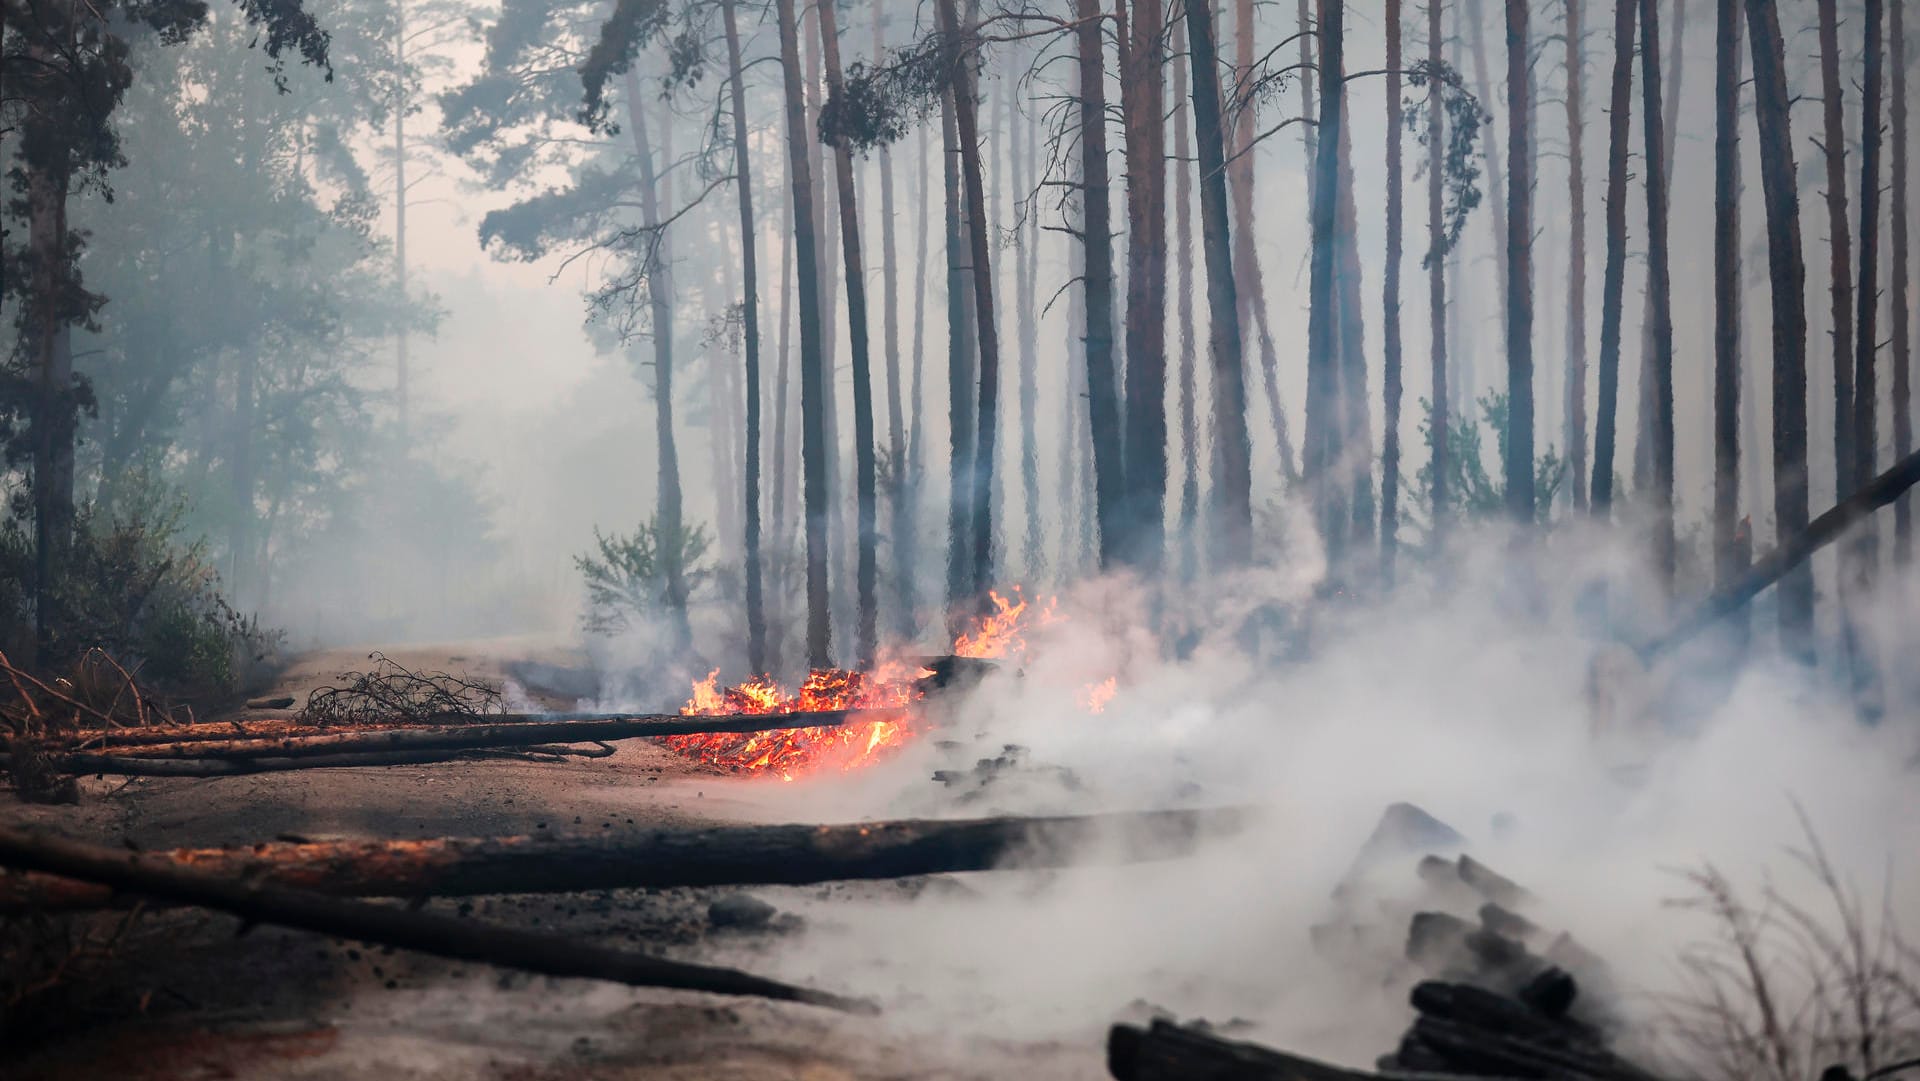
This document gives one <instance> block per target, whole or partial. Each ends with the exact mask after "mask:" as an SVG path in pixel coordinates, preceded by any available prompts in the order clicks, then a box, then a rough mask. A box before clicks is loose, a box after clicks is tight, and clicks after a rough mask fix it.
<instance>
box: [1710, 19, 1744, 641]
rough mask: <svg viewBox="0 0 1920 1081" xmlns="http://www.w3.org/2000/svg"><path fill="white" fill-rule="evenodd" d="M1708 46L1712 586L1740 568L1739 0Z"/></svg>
mask: <svg viewBox="0 0 1920 1081" xmlns="http://www.w3.org/2000/svg"><path fill="white" fill-rule="evenodd" d="M1713 52H1714V100H1713V566H1714V575H1713V577H1714V585H1715V587H1716V588H1720V587H1724V586H1726V585H1727V584H1728V583H1729V582H1731V581H1733V579H1734V578H1735V577H1736V576H1737V575H1739V574H1741V573H1742V572H1744V571H1745V570H1746V569H1747V567H1746V563H1747V561H1746V559H1745V558H1744V553H1742V552H1741V550H1740V544H1739V540H1738V532H1739V517H1740V0H1719V10H1718V12H1717V13H1716V18H1715V22H1714V49H1713ZM1743 637H1744V635H1743Z"/></svg>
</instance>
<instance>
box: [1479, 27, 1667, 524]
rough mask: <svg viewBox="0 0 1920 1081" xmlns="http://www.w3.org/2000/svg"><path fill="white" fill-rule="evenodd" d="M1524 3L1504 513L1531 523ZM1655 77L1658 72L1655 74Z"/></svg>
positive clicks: (1511, 212)
mask: <svg viewBox="0 0 1920 1081" xmlns="http://www.w3.org/2000/svg"><path fill="white" fill-rule="evenodd" d="M1528 40H1529V39H1528V37H1527V0H1507V145H1508V147H1509V148H1510V150H1511V152H1510V153H1509V154H1508V155H1507V160H1508V162H1509V167H1510V169H1511V177H1510V182H1509V183H1508V184H1507V305H1506V306H1507V456H1506V457H1507V460H1506V486H1507V513H1508V514H1510V515H1512V516H1513V519H1514V521H1516V522H1519V523H1521V524H1522V525H1531V524H1532V522H1533V162H1532V155H1530V154H1528V153H1526V146H1527V142H1528V137H1527V130H1528V129H1527V124H1528V119H1527V118H1528V116H1529V114H1530V113H1531V111H1532V102H1531V101H1530V100H1529V99H1530V97H1531V95H1530V93H1529V90H1530V80H1529V79H1528V75H1527V69H1528V63H1527V59H1528V57H1527V47H1528ZM1656 71H1657V68H1656Z"/></svg>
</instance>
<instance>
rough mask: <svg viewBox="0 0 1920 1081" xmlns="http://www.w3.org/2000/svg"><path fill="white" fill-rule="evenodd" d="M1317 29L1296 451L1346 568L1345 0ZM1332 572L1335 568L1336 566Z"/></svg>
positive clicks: (1338, 562) (1331, 549) (1322, 11)
mask: <svg viewBox="0 0 1920 1081" xmlns="http://www.w3.org/2000/svg"><path fill="white" fill-rule="evenodd" d="M1318 2H1319V5H1320V6H1319V19H1318V26H1319V31H1318V33H1319V37H1320V80H1321V83H1322V84H1323V85H1322V91H1323V92H1322V93H1321V95H1320V118H1319V131H1318V133H1317V134H1316V136H1315V140H1316V143H1317V147H1316V153H1315V155H1314V160H1313V190H1312V195H1311V200H1310V201H1311V204H1312V206H1311V225H1312V238H1313V252H1312V261H1311V264H1310V267H1311V269H1310V273H1309V281H1308V297H1309V300H1308V303H1309V305H1310V308H1309V311H1308V316H1307V438H1306V446H1305V447H1304V448H1303V451H1302V454H1301V459H1302V463H1301V464H1302V466H1303V467H1304V472H1305V476H1306V478H1307V482H1308V483H1309V484H1311V485H1312V487H1313V502H1314V517H1315V518H1316V519H1317V521H1318V523H1319V527H1320V537H1321V543H1322V544H1324V545H1325V547H1326V553H1327V563H1328V566H1329V568H1343V567H1344V563H1345V554H1346V553H1345V549H1346V538H1347V534H1348V532H1349V524H1348V519H1347V514H1348V508H1347V503H1346V498H1345V497H1346V494H1347V493H1346V492H1344V491H1342V487H1343V486H1342V485H1341V483H1340V476H1339V471H1340V460H1341V455H1342V452H1343V450H1344V449H1345V448H1344V447H1343V445H1342V444H1343V440H1342V436H1343V435H1344V434H1345V425H1344V423H1343V418H1342V416H1341V408H1340V404H1341V393H1340V383H1341V379H1340V376H1341V371H1340V347H1339V338H1338V334H1339V323H1338V312H1337V311H1336V310H1335V305H1337V304H1338V303H1339V301H1338V294H1337V293H1336V292H1335V289H1336V288H1337V285H1336V283H1335V282H1334V275H1335V274H1336V273H1337V270H1336V268H1337V266H1338V259H1337V256H1336V253H1335V250H1334V249H1335V244H1334V235H1333V234H1334V229H1335V228H1336V226H1337V221H1338V219H1337V213H1338V211H1337V205H1338V202H1339V190H1340V165H1339V153H1340V127H1341V124H1342V123H1343V121H1344V113H1345V109H1344V104H1345V97H1346V87H1345V84H1346V76H1345V73H1344V68H1343V67H1342V59H1343V58H1342V41H1341V38H1342V36H1343V29H1344V26H1343V24H1344V21H1345V13H1344V11H1343V8H1344V3H1343V0H1318ZM1336 573H1338V572H1337V571H1336Z"/></svg>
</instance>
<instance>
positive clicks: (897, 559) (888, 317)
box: [873, 0, 913, 633]
mask: <svg viewBox="0 0 1920 1081" xmlns="http://www.w3.org/2000/svg"><path fill="white" fill-rule="evenodd" d="M884 23H885V11H884V7H883V5H882V4H881V2H880V0H874V4H873V61H874V63H876V64H878V63H880V62H881V60H882V58H883V57H884V56H885V55H886V51H887V39H886V31H885V29H884ZM893 219H894V204H893V148H892V147H891V146H890V145H888V144H886V143H882V144H881V145H880V295H881V313H882V314H881V334H882V348H883V349H884V350H885V356H886V364H887V454H888V457H889V458H890V459H892V466H893V471H892V476H891V477H889V478H888V479H889V481H890V488H891V490H890V492H889V498H888V500H887V505H888V509H889V510H890V511H891V515H890V517H891V520H892V521H891V525H890V527H889V532H890V533H892V540H893V576H892V577H893V586H894V594H895V597H896V603H897V604H898V605H899V608H900V611H899V612H898V613H897V614H896V616H895V618H894V620H893V625H894V626H895V627H896V628H898V629H900V630H901V631H902V632H903V633H911V631H910V628H911V625H912V623H911V617H910V616H909V615H907V614H906V612H907V609H909V608H911V607H912V606H913V558H912V554H913V540H912V537H911V534H912V532H913V515H912V514H911V513H910V511H909V510H908V506H909V504H908V495H907V486H908V483H909V480H908V478H909V476H910V475H911V474H910V471H909V469H908V460H907V434H906V410H905V406H904V404H903V402H902V397H903V390H902V388H901V385H900V383H901V370H900V274H899V264H898V262H897V261H896V255H895V249H894V243H893Z"/></svg>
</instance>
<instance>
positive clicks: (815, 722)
mask: <svg viewBox="0 0 1920 1081" xmlns="http://www.w3.org/2000/svg"><path fill="white" fill-rule="evenodd" d="M898 713H899V711H898V710H854V709H840V710H820V711H811V712H797V713H765V714H759V713H733V714H721V715H717V716H705V717H701V716H685V715H682V714H678V713H629V714H587V715H581V716H573V715H568V714H555V715H550V716H552V717H554V718H556V719H534V718H530V717H520V718H509V719H505V720H501V721H498V722H489V723H487V724H456V725H426V726H421V727H416V728H391V729H379V730H374V731H366V730H355V731H347V732H340V733H336V734H332V735H323V736H305V737H300V738H288V739H236V740H226V741H219V740H214V741H206V742H193V741H188V742H184V743H159V744H152V745H148V746H143V747H140V748H138V749H137V753H136V754H131V755H125V756H121V759H120V760H126V759H132V758H139V759H142V760H145V759H162V758H191V759H198V760H201V761H215V760H220V761H224V760H228V759H281V758H306V757H314V756H334V755H351V754H367V753H387V752H407V751H457V750H474V749H477V748H483V747H526V746H532V745H535V744H547V743H587V742H608V741H612V740H623V739H638V738H645V737H655V736H691V735H706V734H710V733H717V732H773V731H780V730H783V729H791V728H838V727H840V726H842V725H844V724H848V723H858V722H859V721H861V720H863V719H865V720H874V719H879V718H882V717H887V716H896V715H897V714H898ZM52 757H53V758H54V760H55V761H56V762H64V763H67V764H69V765H70V766H71V768H73V770H74V772H80V773H85V772H89V771H92V772H99V771H101V768H102V762H103V760H105V759H107V758H109V756H105V755H91V754H81V753H74V754H66V755H54V756H52Z"/></svg>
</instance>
